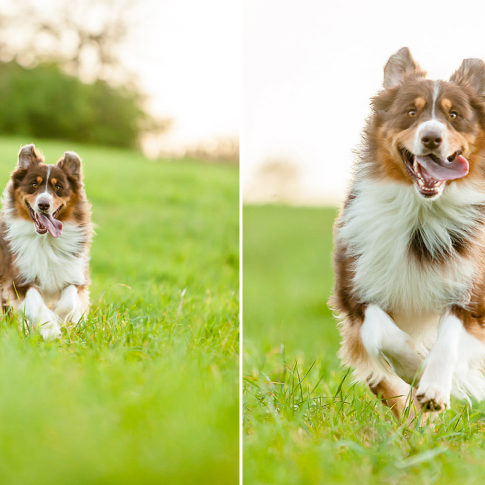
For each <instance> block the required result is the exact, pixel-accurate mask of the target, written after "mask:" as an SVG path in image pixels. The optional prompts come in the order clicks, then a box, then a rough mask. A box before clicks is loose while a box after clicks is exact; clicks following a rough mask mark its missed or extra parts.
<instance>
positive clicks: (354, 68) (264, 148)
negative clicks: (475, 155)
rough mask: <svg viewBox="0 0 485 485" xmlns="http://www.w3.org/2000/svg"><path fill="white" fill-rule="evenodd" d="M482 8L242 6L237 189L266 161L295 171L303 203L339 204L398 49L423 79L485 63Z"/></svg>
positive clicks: (370, 2) (434, 4)
mask: <svg viewBox="0 0 485 485" xmlns="http://www.w3.org/2000/svg"><path fill="white" fill-rule="evenodd" d="M484 19H485V2H483V1H479V0H477V1H469V0H465V1H460V2H459V3H456V2H446V1H429V2H425V1H422V0H419V1H418V0H407V1H406V2H400V3H399V4H398V3H396V2H389V1H377V0H367V1H359V0H347V1H345V2H337V1H334V2H330V1H321V0H300V1H296V0H264V1H263V0H245V2H244V29H243V45H244V64H243V66H244V70H243V80H244V81H243V90H244V103H243V106H244V108H243V116H242V118H243V121H242V133H241V135H242V146H243V161H242V173H243V186H244V187H249V183H248V182H249V181H251V179H252V177H253V176H254V174H255V172H256V170H257V168H258V167H259V166H260V165H261V164H262V163H263V162H264V161H265V160H266V159H268V158H274V157H278V156H279V157H284V158H285V159H289V160H291V161H292V162H294V163H296V164H298V166H299V167H300V168H301V172H302V177H303V182H304V186H305V192H306V193H307V194H308V196H309V197H311V198H313V199H318V200H321V201H325V200H330V199H333V200H338V199H340V198H341V197H342V195H343V193H344V190H345V187H346V184H347V181H348V178H349V175H350V164H351V160H352V158H353V155H352V149H353V148H355V146H356V145H357V144H358V143H359V141H360V132H361V129H362V127H363V124H364V120H365V118H366V116H367V115H368V113H369V98H370V97H371V96H373V95H374V94H375V92H376V91H377V90H378V89H379V88H380V87H381V84H382V70H383V67H384V64H385V63H386V61H387V59H388V57H389V56H390V55H391V54H393V53H394V52H395V51H397V50H398V49H399V48H400V47H402V46H408V47H409V48H410V49H411V52H412V53H413V55H414V57H415V59H416V60H417V62H418V63H420V64H421V66H422V67H423V68H424V69H425V70H427V71H428V74H429V75H430V77H431V78H437V77H440V78H446V79H447V78H448V77H449V76H450V75H451V73H452V72H453V71H454V70H455V69H456V68H457V67H458V66H459V65H460V63H461V60H462V59H463V58H466V57H481V58H482V59H485V28H484V27H485V26H484V22H483V21H484Z"/></svg>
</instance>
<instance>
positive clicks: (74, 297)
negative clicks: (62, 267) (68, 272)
mask: <svg viewBox="0 0 485 485" xmlns="http://www.w3.org/2000/svg"><path fill="white" fill-rule="evenodd" d="M80 291H82V292H83V296H84V294H85V290H84V288H83V287H81V288H80V289H78V288H77V286H75V285H69V286H67V287H66V288H64V289H63V290H62V293H61V296H60V298H59V301H58V302H57V305H56V308H55V312H56V314H57V315H58V316H59V317H60V318H61V319H62V320H63V322H64V323H79V321H81V320H82V319H83V317H84V316H85V313H86V311H87V304H86V302H83V299H82V298H81V296H80V294H79V292H80Z"/></svg>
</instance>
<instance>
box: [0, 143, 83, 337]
mask: <svg viewBox="0 0 485 485" xmlns="http://www.w3.org/2000/svg"><path fill="white" fill-rule="evenodd" d="M92 233H93V229H92V224H91V206H90V204H89V202H88V201H87V198H86V193H85V191H84V185H83V175H82V167H81V160H80V158H79V157H78V155H76V154H75V153H74V152H66V153H65V154H64V156H63V157H62V158H61V159H60V160H59V161H58V162H57V164H56V165H47V164H45V163H44V158H43V156H42V155H41V153H40V152H39V151H38V150H37V149H36V148H35V146H34V145H26V146H24V147H23V148H21V150H20V152H19V155H18V164H17V167H16V169H15V170H14V172H12V174H11V177H10V181H9V182H8V184H7V187H6V189H5V192H4V200H3V209H2V213H1V216H0V235H1V238H0V268H1V269H0V272H1V273H0V277H1V284H2V290H3V295H2V296H3V301H4V304H5V305H9V306H12V307H13V308H15V309H17V311H18V313H19V315H20V317H21V318H25V320H26V321H28V322H29V323H30V324H31V325H32V326H33V327H39V330H40V333H41V335H42V336H43V337H44V339H52V338H56V337H58V336H59V335H60V325H61V324H63V323H69V322H72V323H77V322H79V321H80V320H82V319H83V317H84V315H85V314H86V312H87V311H88V308H89V291H88V285H89V246H90V242H91V237H92Z"/></svg>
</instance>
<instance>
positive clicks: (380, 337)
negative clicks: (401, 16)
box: [331, 47, 485, 418]
mask: <svg viewBox="0 0 485 485" xmlns="http://www.w3.org/2000/svg"><path fill="white" fill-rule="evenodd" d="M371 108H372V110H371V115H370V117H369V119H368V120H367V123H366V126H365V129H364V133H363V138H362V140H363V141H362V145H361V148H360V150H358V156H357V159H356V163H355V167H354V175H353V179H352V183H351V186H350V189H349V191H348V195H347V198H346V201H345V203H344V206H343V208H342V210H341V212H340V214H339V216H338V218H337V220H336V223H335V227H334V269H335V274H336V281H335V288H334V292H333V296H332V299H331V305H332V306H333V309H334V310H335V312H336V316H337V318H339V320H340V322H339V329H340V333H341V336H342V341H341V349H340V357H341V359H342V360H343V362H344V364H346V365H348V366H350V367H352V368H353V369H354V371H355V375H356V378H357V380H361V381H365V382H367V383H368V385H369V387H370V389H371V390H372V391H373V393H374V394H376V395H377V396H379V397H380V398H381V399H382V401H383V402H384V403H385V404H387V405H388V406H390V407H391V408H392V411H393V413H394V415H395V416H396V417H398V418H399V417H400V416H403V412H404V411H405V410H407V409H409V410H410V411H411V412H413V413H414V412H415V411H420V410H424V411H440V410H444V409H446V408H448V407H449V405H450V396H451V395H454V396H456V397H457V398H460V399H466V400H468V401H470V398H474V399H476V400H481V399H483V398H484V397H485V378H484V375H483V370H484V364H485V64H484V62H483V61H482V60H480V59H465V60H463V62H462V64H461V66H460V67H459V68H458V69H457V70H456V71H455V72H454V74H453V75H452V76H451V78H450V79H449V81H444V80H437V81H435V80H429V79H427V78H426V73H425V72H424V71H423V70H422V69H421V68H420V67H419V65H418V64H417V63H416V62H415V60H414V59H413V57H412V55H411V53H410V51H409V49H408V48H406V47H404V48H402V49H400V50H399V51H398V52H396V53H395V54H394V55H392V56H391V57H390V58H389V60H388V62H387V64H386V65H385V68H384V82H383V89H382V90H381V91H380V92H378V94H377V95H376V96H375V97H374V98H372V101H371ZM424 411H423V412H424Z"/></svg>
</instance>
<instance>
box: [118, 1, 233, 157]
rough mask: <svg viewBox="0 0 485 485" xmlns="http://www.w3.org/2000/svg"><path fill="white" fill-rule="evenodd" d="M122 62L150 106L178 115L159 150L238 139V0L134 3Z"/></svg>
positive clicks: (164, 114) (155, 110)
mask: <svg viewBox="0 0 485 485" xmlns="http://www.w3.org/2000/svg"><path fill="white" fill-rule="evenodd" d="M134 7H135V8H133V14H132V16H133V19H132V22H131V23H132V27H131V31H130V34H129V37H128V39H127V42H126V43H125V44H126V45H125V48H124V56H123V58H124V59H123V61H124V63H125V64H126V65H127V67H129V68H130V69H131V70H132V71H133V72H135V73H136V75H137V77H138V79H139V83H140V85H141V87H142V89H143V90H144V91H145V92H146V93H147V94H148V95H149V100H148V107H149V109H150V110H151V111H152V112H153V113H155V114H156V115H158V116H160V117H162V118H163V117H168V118H171V119H172V120H173V127H172V129H171V130H170V131H169V132H168V133H167V134H166V135H165V136H164V137H163V138H162V139H161V140H159V142H160V143H162V144H163V147H162V149H163V150H166V151H170V150H175V151H176V150H177V149H179V148H180V147H182V148H183V147H184V146H186V145H194V144H198V143H201V142H205V141H207V140H211V139H214V138H224V137H236V136H237V135H238V131H239V118H240V104H241V101H240V100H241V91H242V86H241V82H242V73H241V67H242V62H241V48H242V47H241V31H242V7H241V2H240V1H239V0H203V1H199V0H142V1H139V2H135V3H134Z"/></svg>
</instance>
